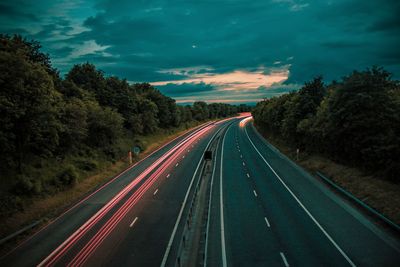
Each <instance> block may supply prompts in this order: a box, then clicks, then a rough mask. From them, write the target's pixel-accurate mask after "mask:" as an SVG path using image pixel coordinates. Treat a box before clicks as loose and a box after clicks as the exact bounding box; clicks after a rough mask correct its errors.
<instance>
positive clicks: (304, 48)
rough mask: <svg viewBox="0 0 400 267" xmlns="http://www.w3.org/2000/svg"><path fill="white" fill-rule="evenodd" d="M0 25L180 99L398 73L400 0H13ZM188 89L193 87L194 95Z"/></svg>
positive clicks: (68, 59)
mask: <svg viewBox="0 0 400 267" xmlns="http://www.w3.org/2000/svg"><path fill="white" fill-rule="evenodd" d="M0 5H1V6H0V7H2V8H0V31H1V32H3V33H22V34H24V36H26V37H28V38H33V39H37V40H38V41H40V42H41V43H42V45H43V49H44V51H45V52H48V53H49V54H50V56H51V58H52V61H53V64H54V65H55V67H57V68H59V69H60V71H61V73H62V74H65V73H66V72H67V71H68V70H69V69H70V68H71V67H72V65H73V64H77V63H82V62H84V61H89V62H91V63H94V64H95V65H96V66H98V67H99V68H100V69H102V70H103V71H104V72H105V73H106V74H107V75H117V76H119V77H122V78H126V79H127V80H129V81H131V82H151V83H153V84H155V85H156V86H157V87H159V88H160V90H164V92H165V93H166V94H169V95H171V96H173V97H174V98H175V99H177V100H179V101H188V100H190V97H192V98H193V99H197V100H201V99H202V98H203V99H204V100H208V101H215V100H217V99H219V100H220V101H232V102H235V103H236V102H240V101H254V100H255V99H262V98H263V97H268V96H273V95H276V94H280V93H282V92H287V91H290V90H292V89H295V88H296V86H298V85H299V84H302V83H304V82H305V81H308V80H310V79H312V78H313V77H314V76H315V75H320V74H322V75H323V76H324V78H325V79H326V81H331V80H334V79H340V77H342V76H344V75H346V74H348V73H349V72H350V71H352V70H354V69H364V68H367V67H370V66H371V65H378V66H383V67H385V68H386V69H388V70H389V71H391V72H393V73H394V78H400V63H399V62H400V54H399V52H398V51H399V49H398V47H400V37H398V36H400V35H399V33H400V31H399V29H400V27H399V16H398V14H399V13H400V1H397V0H382V1H365V0H352V1H349V0H335V1H309V0H269V1H266V0H254V1H248V0H219V1H181V0H170V1H168V2H166V1H164V0H152V1H131V0H121V1H118V4H116V2H115V1H114V0H101V1H96V0H88V1H80V0H74V1H66V0H42V1H37V2H35V1H27V0H14V1H9V2H7V3H2V4H0ZM191 94H192V95H191Z"/></svg>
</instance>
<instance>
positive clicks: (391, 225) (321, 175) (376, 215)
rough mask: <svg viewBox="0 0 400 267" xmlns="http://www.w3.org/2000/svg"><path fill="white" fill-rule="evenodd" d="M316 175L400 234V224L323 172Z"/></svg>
mask: <svg viewBox="0 0 400 267" xmlns="http://www.w3.org/2000/svg"><path fill="white" fill-rule="evenodd" d="M316 174H317V176H318V177H320V178H321V179H322V180H323V181H324V182H326V183H327V184H328V185H330V186H331V187H333V188H334V189H335V190H337V191H338V192H340V193H341V194H343V195H344V196H346V197H347V198H348V199H350V200H351V201H353V202H355V203H356V204H357V205H358V206H360V207H361V208H363V209H365V210H366V211H367V212H369V213H370V214H372V215H373V216H375V217H376V218H378V219H380V220H381V221H382V222H384V223H385V224H386V225H387V226H389V227H390V228H391V229H393V230H395V231H397V232H398V233H400V226H399V225H398V224H396V223H394V222H393V221H391V220H390V219H388V218H386V217H385V216H384V215H383V214H381V213H380V212H378V211H376V210H375V209H374V208H372V207H371V206H369V205H368V204H366V203H365V202H363V201H362V200H360V199H358V198H357V197H356V196H354V195H353V194H351V193H350V192H348V191H347V190H345V189H344V188H342V187H341V186H339V185H337V184H336V183H335V182H333V181H332V180H331V179H329V178H328V177H326V176H325V175H324V174H322V173H321V172H319V171H317V172H316Z"/></svg>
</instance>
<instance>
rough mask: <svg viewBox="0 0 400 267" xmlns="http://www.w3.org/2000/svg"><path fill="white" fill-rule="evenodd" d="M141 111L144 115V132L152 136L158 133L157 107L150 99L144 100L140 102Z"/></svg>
mask: <svg viewBox="0 0 400 267" xmlns="http://www.w3.org/2000/svg"><path fill="white" fill-rule="evenodd" d="M140 111H141V113H142V123H143V132H144V133H145V134H151V133H154V132H155V131H157V128H158V127H157V125H158V119H157V113H158V108H157V105H156V104H154V103H153V102H152V101H150V100H148V99H142V100H141V102H140Z"/></svg>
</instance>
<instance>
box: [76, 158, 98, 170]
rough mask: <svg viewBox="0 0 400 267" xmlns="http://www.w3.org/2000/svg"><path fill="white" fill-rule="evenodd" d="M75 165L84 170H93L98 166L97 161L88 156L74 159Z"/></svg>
mask: <svg viewBox="0 0 400 267" xmlns="http://www.w3.org/2000/svg"><path fill="white" fill-rule="evenodd" d="M75 165H76V167H77V168H79V169H81V170H84V171H94V170H96V169H97V168H98V167H99V164H98V163H97V161H95V160H93V159H90V158H87V159H79V160H76V161H75Z"/></svg>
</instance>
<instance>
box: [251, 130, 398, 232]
mask: <svg viewBox="0 0 400 267" xmlns="http://www.w3.org/2000/svg"><path fill="white" fill-rule="evenodd" d="M258 130H259V129H258ZM259 132H260V133H261V134H262V135H263V136H264V138H265V139H267V140H268V142H270V143H271V144H272V145H274V146H275V147H276V148H278V149H279V150H280V151H281V152H282V153H283V154H285V155H286V156H288V157H289V158H290V159H291V160H293V161H294V162H296V163H297V164H299V165H300V166H301V167H303V168H304V169H306V170H307V171H308V172H310V173H311V174H313V175H314V174H315V172H316V171H320V172H322V173H324V174H326V175H327V176H328V177H330V178H331V179H332V180H333V181H334V182H335V183H336V184H338V185H340V186H341V187H343V188H344V189H346V190H347V191H349V192H350V193H352V194H353V195H355V196H356V197H357V198H359V199H360V200H362V201H364V202H365V203H366V204H368V205H369V206H371V207H373V208H374V209H376V210H377V211H379V212H380V213H382V214H383V215H385V216H386V217H387V218H389V219H390V220H392V221H393V222H395V223H397V224H398V225H400V184H395V183H393V182H391V181H388V180H384V179H383V178H381V177H379V176H378V175H377V174H370V173H366V172H363V171H361V170H359V169H357V168H353V167H349V166H345V165H343V164H339V163H337V162H334V161H332V160H330V159H328V158H326V157H324V156H321V155H318V154H310V153H306V152H300V154H299V159H297V155H296V149H295V148H291V147H289V146H288V145H287V144H285V142H284V141H283V140H281V139H279V138H277V137H275V136H271V135H269V134H268V133H265V132H262V131H260V130H259Z"/></svg>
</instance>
